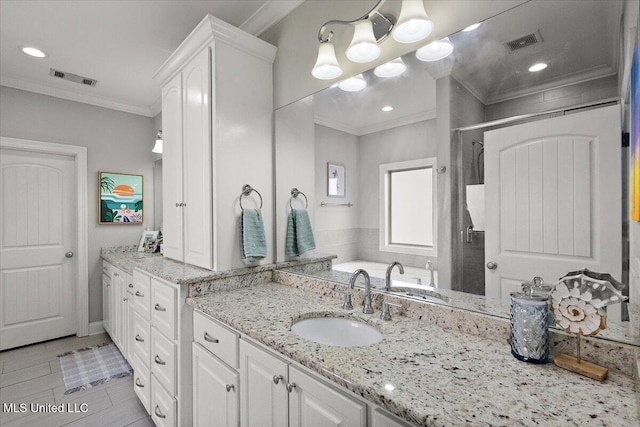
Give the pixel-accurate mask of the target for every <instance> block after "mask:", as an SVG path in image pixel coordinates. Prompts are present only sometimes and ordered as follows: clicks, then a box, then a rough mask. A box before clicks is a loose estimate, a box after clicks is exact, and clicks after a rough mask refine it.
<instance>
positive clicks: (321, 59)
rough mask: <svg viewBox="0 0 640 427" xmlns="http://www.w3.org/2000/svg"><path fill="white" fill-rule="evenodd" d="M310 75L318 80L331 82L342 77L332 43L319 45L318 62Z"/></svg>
mask: <svg viewBox="0 0 640 427" xmlns="http://www.w3.org/2000/svg"><path fill="white" fill-rule="evenodd" d="M311 75H312V76H313V77H315V78H316V79H320V80H332V79H335V78H336V77H340V75H342V68H340V64H338V59H337V58H336V51H335V49H334V48H333V44H332V43H329V42H326V43H320V47H319V48H318V60H317V61H316V65H314V66H313V69H312V70H311Z"/></svg>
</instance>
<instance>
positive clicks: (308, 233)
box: [286, 209, 316, 256]
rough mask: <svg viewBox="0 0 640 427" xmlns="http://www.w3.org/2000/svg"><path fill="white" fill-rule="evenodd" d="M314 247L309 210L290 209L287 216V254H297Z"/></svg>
mask: <svg viewBox="0 0 640 427" xmlns="http://www.w3.org/2000/svg"><path fill="white" fill-rule="evenodd" d="M315 248H316V242H315V240H314V238H313V230H312V229H311V219H310V218H309V212H308V211H307V210H306V209H291V212H290V213H289V217H288V218H287V241H286V253H287V255H291V256H299V255H301V254H303V253H305V252H307V251H310V250H312V249H315Z"/></svg>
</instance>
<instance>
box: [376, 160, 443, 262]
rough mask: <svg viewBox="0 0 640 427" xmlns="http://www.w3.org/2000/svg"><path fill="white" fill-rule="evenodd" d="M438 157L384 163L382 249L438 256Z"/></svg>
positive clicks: (381, 167) (381, 176)
mask: <svg viewBox="0 0 640 427" xmlns="http://www.w3.org/2000/svg"><path fill="white" fill-rule="evenodd" d="M435 169H436V158H435V157H431V158H428V159H419V160H411V161H408V162H398V163H387V164H382V165H380V250H381V251H385V252H399V253H405V254H414V255H428V256H436V255H437V253H436V244H437V241H438V236H437V232H436V230H437V228H436V213H435V212H436V195H437V183H436V181H437V174H436V173H435Z"/></svg>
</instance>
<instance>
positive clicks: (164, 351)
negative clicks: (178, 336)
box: [151, 327, 176, 394]
mask: <svg viewBox="0 0 640 427" xmlns="http://www.w3.org/2000/svg"><path fill="white" fill-rule="evenodd" d="M151 372H152V373H153V374H154V375H155V376H156V377H157V378H158V381H160V383H162V385H164V386H165V387H166V388H167V390H169V392H170V393H173V394H175V392H176V345H175V344H174V342H173V341H171V340H169V339H168V338H166V337H165V336H164V335H162V334H161V333H160V332H159V331H158V330H157V329H156V328H155V327H152V328H151Z"/></svg>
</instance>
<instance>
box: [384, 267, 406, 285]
mask: <svg viewBox="0 0 640 427" xmlns="http://www.w3.org/2000/svg"><path fill="white" fill-rule="evenodd" d="M396 265H397V266H398V270H400V274H404V267H403V266H402V264H400V263H399V262H398V261H393V262H392V263H391V264H389V267H387V274H386V275H385V280H384V290H385V291H389V290H391V270H393V267H395V266H396Z"/></svg>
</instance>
